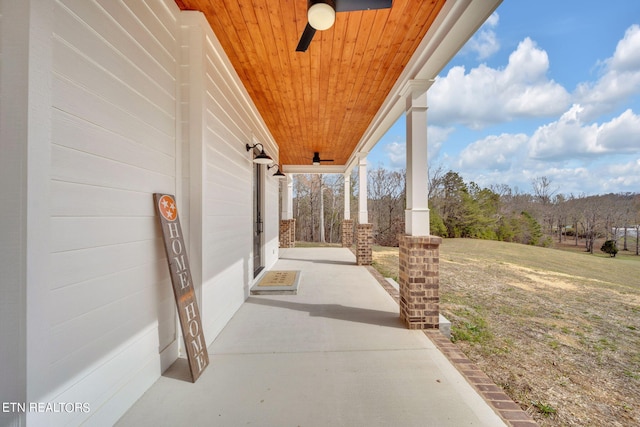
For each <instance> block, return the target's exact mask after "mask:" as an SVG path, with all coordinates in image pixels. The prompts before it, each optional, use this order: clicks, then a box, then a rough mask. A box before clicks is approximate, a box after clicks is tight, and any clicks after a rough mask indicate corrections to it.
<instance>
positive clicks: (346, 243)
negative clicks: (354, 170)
mask: <svg viewBox="0 0 640 427" xmlns="http://www.w3.org/2000/svg"><path fill="white" fill-rule="evenodd" d="M351 246H353V220H352V219H351V173H349V172H347V173H345V174H344V219H343V220H342V247H343V248H350V247H351Z"/></svg>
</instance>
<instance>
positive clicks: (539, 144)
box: [529, 105, 640, 161]
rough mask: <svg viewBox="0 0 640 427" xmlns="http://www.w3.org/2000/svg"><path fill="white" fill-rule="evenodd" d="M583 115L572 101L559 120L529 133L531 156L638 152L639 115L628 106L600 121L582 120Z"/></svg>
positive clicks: (557, 158)
mask: <svg viewBox="0 0 640 427" xmlns="http://www.w3.org/2000/svg"><path fill="white" fill-rule="evenodd" d="M584 117H585V116H584V108H583V107H582V106H580V105H573V106H572V107H571V109H569V111H567V112H566V113H564V114H563V115H562V117H560V119H559V120H558V121H555V122H552V123H549V124H547V125H544V126H541V127H540V128H538V129H537V130H536V131H535V133H534V134H533V136H532V137H531V146H530V151H529V153H530V155H531V157H532V158H534V159H544V160H553V161H562V160H565V159H568V158H572V157H576V156H578V157H585V156H595V155H603V154H627V153H638V152H640V116H637V115H635V114H634V113H633V112H632V111H631V110H626V111H625V112H623V113H622V114H621V115H619V116H618V117H615V118H613V119H612V120H610V121H609V122H606V123H603V124H601V125H597V124H596V123H591V124H585V123H583V119H584Z"/></svg>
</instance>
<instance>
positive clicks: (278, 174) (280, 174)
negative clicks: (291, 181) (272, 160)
mask: <svg viewBox="0 0 640 427" xmlns="http://www.w3.org/2000/svg"><path fill="white" fill-rule="evenodd" d="M271 168H277V170H276V173H274V174H273V175H272V176H276V177H278V178H280V179H282V178H286V177H287V176H286V175H285V174H283V173H282V172H281V171H280V166H278V165H271V166H267V170H268V169H271Z"/></svg>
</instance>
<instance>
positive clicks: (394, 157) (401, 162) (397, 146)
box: [383, 141, 407, 169]
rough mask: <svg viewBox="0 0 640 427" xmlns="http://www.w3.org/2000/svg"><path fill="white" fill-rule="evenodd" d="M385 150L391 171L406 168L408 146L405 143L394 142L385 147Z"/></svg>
mask: <svg viewBox="0 0 640 427" xmlns="http://www.w3.org/2000/svg"><path fill="white" fill-rule="evenodd" d="M383 150H384V152H385V153H386V155H387V157H388V158H389V166H390V167H391V169H402V168H404V167H406V159H407V145H406V143H404V142H398V141H392V142H390V143H388V144H386V145H384V146H383Z"/></svg>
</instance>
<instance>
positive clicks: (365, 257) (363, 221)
mask: <svg viewBox="0 0 640 427" xmlns="http://www.w3.org/2000/svg"><path fill="white" fill-rule="evenodd" d="M358 174H359V183H360V194H359V195H358V227H357V229H358V235H357V238H356V263H357V264H358V265H371V262H372V260H373V258H372V255H373V253H372V250H373V224H369V223H368V222H369V213H368V211H367V153H361V154H360V162H359V163H358Z"/></svg>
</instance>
